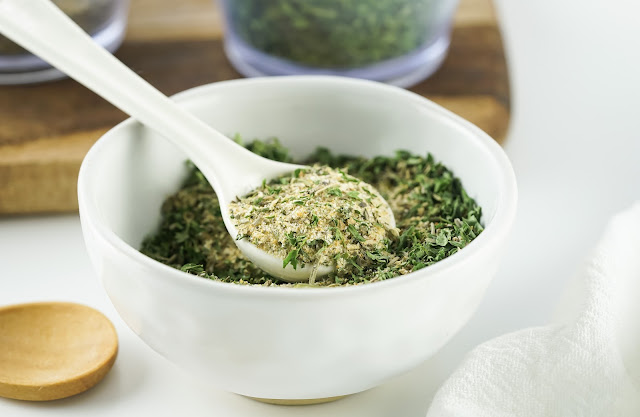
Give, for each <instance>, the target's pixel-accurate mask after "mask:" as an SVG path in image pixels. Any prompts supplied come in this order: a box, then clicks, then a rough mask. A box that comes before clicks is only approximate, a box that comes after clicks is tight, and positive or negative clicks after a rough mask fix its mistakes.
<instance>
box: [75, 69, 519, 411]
mask: <svg viewBox="0 0 640 417" xmlns="http://www.w3.org/2000/svg"><path fill="white" fill-rule="evenodd" d="M175 98H176V100H177V101H178V102H179V103H180V104H181V105H183V106H184V107H185V108H187V109H188V110H190V111H192V112H193V113H195V114H196V115H198V116H199V117H201V118H202V119H204V120H205V121H206V122H207V123H210V124H211V125H213V126H215V127H216V128H217V129H218V130H220V131H222V132H225V133H228V134H230V135H232V134H235V133H240V134H241V135H242V136H243V137H244V138H267V137H270V136H277V137H278V138H280V140H281V141H282V143H283V144H284V145H286V146H287V147H289V148H290V149H291V150H292V151H293V154H294V155H297V156H302V155H305V154H307V153H309V152H311V151H312V150H314V149H315V147H316V146H318V145H323V146H327V147H329V148H330V149H332V150H334V151H337V152H344V153H349V154H359V155H365V156H373V155H380V154H388V155H390V154H392V153H393V152H394V151H395V150H396V149H408V150H411V151H413V152H416V153H419V154H426V153H427V152H431V153H433V155H434V156H435V157H436V159H438V160H440V161H442V162H443V163H444V164H446V166H448V167H449V168H451V169H452V170H453V171H454V173H455V174H456V175H457V176H458V177H460V178H461V180H462V183H463V185H464V187H465V188H466V190H467V191H468V192H469V194H470V195H471V196H472V197H474V198H475V199H476V201H477V202H478V203H479V204H480V205H481V206H482V209H483V221H484V224H485V227H486V228H485V230H484V232H483V233H482V234H480V236H479V237H478V238H476V239H475V240H474V241H473V242H472V243H471V244H469V245H468V246H467V247H466V248H464V249H463V250H462V251H460V252H459V253H456V254H455V255H453V256H451V257H449V258H447V259H445V260H443V261H441V262H439V263H437V264H435V265H432V266H429V267H427V268H425V269H422V270H420V271H417V272H414V273H411V274H409V275H405V276H403V277H399V278H394V279H390V280H387V281H383V282H378V283H373V284H367V285H362V286H356V287H344V288H343V287H340V288H316V289H308V288H306V289H304V288H303V289H295V288H273V287H271V288H263V287H250V286H238V285H234V284H227V283H221V282H214V281H211V280H207V279H202V278H198V277H195V276H192V275H188V274H186V273H183V272H180V271H178V270H175V269H172V268H170V267H168V266H165V265H163V264H161V263H159V262H156V261H154V260H152V259H150V258H148V257H146V256H144V255H142V254H141V253H140V252H138V250H137V248H139V247H140V243H141V241H142V239H143V238H144V237H145V236H146V235H148V234H149V233H151V232H152V231H153V230H154V228H155V227H156V226H157V225H158V223H159V217H160V212H159V210H160V206H161V204H162V201H163V200H164V199H165V198H166V197H167V196H168V195H169V194H170V193H172V192H174V191H175V190H177V189H178V188H179V186H180V183H181V181H182V180H183V178H184V177H185V174H186V169H185V164H184V161H185V156H184V155H183V154H182V153H181V152H180V151H178V150H177V149H176V148H174V146H173V145H171V144H170V143H168V142H167V141H166V140H164V139H163V138H162V137H161V136H159V135H157V134H156V133H154V132H151V131H149V130H148V129H146V128H144V127H142V126H141V125H140V124H139V123H137V122H136V121H134V120H127V121H125V122H123V123H121V124H119V125H118V126H116V127H114V128H113V129H111V130H110V131H109V132H107V133H106V134H105V135H104V136H103V137H102V138H100V140H98V142H97V143H96V144H95V145H94V146H93V148H92V149H91V150H90V151H89V153H88V155H87V156H86V158H85V160H84V162H83V164H82V168H81V170H80V177H79V182H78V194H79V204H80V216H81V220H82V228H83V232H84V237H85V241H86V245H87V248H88V251H89V254H90V256H91V259H92V262H93V263H94V265H95V268H96V270H97V272H98V275H99V277H100V279H101V281H102V284H103V285H104V288H105V290H106V292H107V294H108V295H109V297H110V298H111V301H112V302H113V304H114V306H115V308H116V309H117V311H118V312H119V314H120V315H121V316H122V318H123V319H124V321H125V322H126V323H127V324H128V325H129V326H130V327H131V329H133V331H134V332H136V333H137V334H138V335H139V336H140V338H141V339H142V340H144V341H145V342H146V343H147V344H148V345H149V346H151V348H153V349H154V350H156V351H157V352H159V353H160V354H162V355H163V356H164V357H166V358H167V359H169V360H170V361H171V362H174V363H176V364H177V365H178V366H180V367H182V368H184V369H186V370H187V371H189V372H191V373H192V374H193V375H197V376H199V377H201V378H202V379H203V380H205V381H207V383H209V384H214V385H217V386H218V387H220V388H222V389H224V390H228V391H231V392H235V393H239V394H243V395H247V396H251V397H260V398H269V399H312V398H327V397H334V396H340V395H345V394H351V393H355V392H359V391H363V390H366V389H368V388H371V387H373V386H375V385H378V384H380V383H382V382H384V381H386V380H387V379H389V378H391V377H393V376H395V375H397V374H400V373H402V372H404V371H407V370H409V369H411V368H412V367H415V366H416V365H418V364H419V363H420V362H422V361H424V360H425V359H427V358H428V357H429V356H431V355H433V354H434V353H435V352H436V351H437V350H438V349H440V348H441V347H442V346H443V345H444V344H445V343H446V342H447V341H448V340H449V339H450V338H451V337H452V336H453V335H454V334H455V333H456V332H457V331H458V330H459V329H460V328H461V327H462V326H463V325H464V324H465V323H466V322H467V320H468V319H469V317H470V316H471V315H472V314H473V312H474V310H475V309H476V307H477V305H478V303H479V302H480V300H481V298H482V297H483V294H484V292H485V289H486V288H487V286H488V284H489V282H490V280H491V278H492V276H493V275H494V273H495V271H496V269H497V267H498V262H499V259H500V258H501V256H502V253H503V247H504V245H505V241H506V238H507V234H508V232H509V230H510V228H511V225H512V222H513V220H514V215H515V211H516V194H517V192H516V183H515V178H514V174H513V171H512V168H511V165H510V163H509V161H508V159H507V157H506V156H505V153H504V152H503V150H502V148H501V147H500V146H499V145H497V144H496V143H495V142H494V141H493V140H492V139H491V138H490V137H489V136H487V135H486V134H485V133H483V132H482V131H481V130H480V129H478V128H477V127H475V126H473V125H472V124H470V123H469V122H467V121H465V120H463V119H461V118H460V117H458V116H456V115H454V114H452V113H450V112H449V111H447V110H444V109H443V108H441V107H439V106H438V105H436V104H434V103H432V102H430V101H428V100H426V99H424V98H422V97H420V96H418V95H415V94H413V93H410V92H407V91H405V90H402V89H399V88H396V87H390V86H386V85H383V84H378V83H374V82H368V81H360V80H353V79H344V78H337V77H283V78H262V79H260V78H256V79H245V80H236V81H226V82H220V83H215V84H211V85H206V86H202V87H198V88H194V89H191V90H189V91H185V92H183V93H180V94H178V95H177V96H176V97H175Z"/></svg>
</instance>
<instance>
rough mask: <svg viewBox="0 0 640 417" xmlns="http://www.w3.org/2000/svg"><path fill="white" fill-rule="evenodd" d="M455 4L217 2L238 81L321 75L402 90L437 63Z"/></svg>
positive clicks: (428, 0) (422, 0) (448, 0)
mask: <svg viewBox="0 0 640 417" xmlns="http://www.w3.org/2000/svg"><path fill="white" fill-rule="evenodd" d="M457 4H458V1H457V0H323V1H306V0H270V1H263V0H221V5H222V7H223V10H224V15H225V20H226V32H225V50H226V53H227V56H228V58H229V60H230V61H231V63H232V64H233V65H234V67H235V68H236V69H237V70H238V71H239V72H240V73H242V74H243V75H245V76H249V77H251V76H264V75H295V74H328V75H342V76H349V77H356V78H365V79H370V80H375V81H382V82H386V83H389V84H394V85H398V86H402V87H407V86H410V85H413V84H415V83H417V82H419V81H421V80H423V79H425V78H427V77H428V76H429V75H431V74H432V73H433V72H434V71H435V70H437V69H438V67H439V66H440V64H441V63H442V61H443V60H444V58H445V55H446V53H447V50H448V48H449V43H450V31H451V22H452V18H453V14H454V11H455V9H456V7H457Z"/></svg>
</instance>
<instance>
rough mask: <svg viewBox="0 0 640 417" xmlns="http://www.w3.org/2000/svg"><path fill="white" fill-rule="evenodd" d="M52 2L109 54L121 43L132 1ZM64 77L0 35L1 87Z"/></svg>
mask: <svg viewBox="0 0 640 417" xmlns="http://www.w3.org/2000/svg"><path fill="white" fill-rule="evenodd" d="M52 1H53V3H55V4H56V5H57V6H58V7H59V8H60V9H61V10H62V11H64V12H65V13H66V14H67V15H68V16H69V17H71V19H73V21H75V22H76V23H77V24H78V25H79V26H80V27H82V28H83V29H84V30H85V31H86V32H87V33H89V34H90V35H91V36H92V37H93V39H94V40H95V41H96V42H97V43H99V44H100V45H102V46H103V47H105V48H106V49H108V50H109V51H110V52H114V51H115V50H116V49H117V48H118V47H119V46H120V44H121V43H122V40H123V38H124V33H125V29H126V26H127V15H128V11H129V0H52ZM60 47H61V48H62V47H64V45H60ZM64 77H65V75H64V74H63V73H61V72H60V71H58V70H57V69H55V68H52V67H51V66H50V65H49V64H48V63H46V62H45V61H43V60H42V59H40V58H38V57H37V56H34V55H32V54H31V53H29V52H28V51H26V50H25V49H23V48H22V47H20V46H19V45H16V44H15V43H13V42H12V41H10V40H9V39H7V38H6V37H4V36H2V35H0V84H5V85H6V84H28V83H36V82H42V81H49V80H55V79H59V78H64Z"/></svg>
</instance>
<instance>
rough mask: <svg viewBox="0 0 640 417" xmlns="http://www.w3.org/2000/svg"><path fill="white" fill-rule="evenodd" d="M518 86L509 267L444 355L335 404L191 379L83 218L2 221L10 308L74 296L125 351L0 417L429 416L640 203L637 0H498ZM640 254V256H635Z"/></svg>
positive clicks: (541, 319) (548, 305)
mask: <svg viewBox="0 0 640 417" xmlns="http://www.w3.org/2000/svg"><path fill="white" fill-rule="evenodd" d="M496 3H497V9H498V14H499V16H500V21H501V24H502V30H503V36H504V39H505V46H506V50H507V55H508V64H509V69H510V74H511V83H512V85H511V87H512V123H511V129H510V133H509V137H508V141H507V143H506V146H505V147H506V150H507V152H508V154H509V156H510V158H511V160H512V162H513V165H514V168H515V171H516V175H517V178H518V185H519V189H520V201H519V208H518V217H517V220H516V224H515V227H514V230H513V233H512V238H511V245H510V248H509V250H508V252H507V253H506V256H505V260H504V263H503V266H502V268H501V270H500V272H499V273H498V275H497V276H496V278H495V280H494V282H493V284H492V286H491V287H490V288H489V291H488V293H487V295H486V298H485V300H484V302H483V304H482V305H481V307H480V309H479V310H478V312H477V314H476V315H475V316H474V318H473V319H472V320H471V321H470V322H469V324H468V325H467V326H466V327H465V328H464V329H463V331H462V332H461V333H459V334H458V336H456V337H455V338H454V340H453V341H452V342H450V343H449V344H448V345H447V346H446V347H445V348H444V350H443V351H442V352H441V353H439V354H438V355H437V356H436V357H434V358H433V359H431V360H429V361H428V362H426V363H424V364H423V365H421V366H420V367H418V368H417V369H415V370H413V371H411V372H409V373H408V374H405V375H403V376H400V377H397V378H396V379H394V380H392V381H390V382H389V383H387V384H385V385H383V386H380V387H377V388H374V389H372V390H370V391H367V392H364V393H361V394H357V395H353V396H351V397H348V398H346V399H343V400H341V401H337V402H335V403H330V404H325V405H318V406H307V407H279V406H270V405H265V404H261V403H257V402H255V401H252V400H249V399H245V398H243V397H241V396H238V395H234V394H229V393H225V392H221V391H217V390H215V389H213V388H210V387H208V386H206V384H203V383H201V382H195V381H193V380H191V379H190V378H189V376H188V375H184V374H183V373H181V371H179V370H177V369H176V368H174V367H173V366H172V365H171V364H170V363H168V362H167V361H165V360H164V359H163V358H161V357H159V356H158V355H157V354H156V353H154V352H153V351H152V350H151V349H149V348H148V347H146V345H144V344H143V343H142V342H141V341H140V340H139V339H138V338H137V336H135V335H134V334H133V333H132V332H131V331H130V330H129V329H128V328H127V327H126V326H125V325H124V323H123V322H122V321H121V320H120V318H119V317H118V315H117V313H116V312H115V310H114V309H113V307H112V306H111V304H110V303H109V300H108V299H107V297H106V295H105V294H104V292H103V291H102V289H101V287H100V285H99V283H98V280H97V279H96V276H95V274H94V272H93V270H92V268H91V266H90V264H89V260H88V258H87V255H86V252H85V249H84V244H83V242H82V237H81V231H80V224H79V220H78V217H77V215H63V216H46V217H8V218H7V217H5V218H2V219H0V305H6V304H14V303H19V302H27V301H41V300H64V301H75V302H80V303H84V304H87V305H90V306H93V307H95V308H97V309H99V310H101V311H102V312H104V313H105V314H106V315H107V316H108V317H109V318H110V319H111V320H112V321H113V323H114V324H115V326H116V328H117V330H118V334H119V337H120V353H119V356H118V360H117V361H116V363H115V365H114V368H113V369H112V371H111V372H110V373H109V374H108V375H107V377H106V378H105V380H104V381H103V382H102V383H100V384H99V385H98V386H96V387H95V388H94V389H92V390H90V391H88V392H86V393H84V394H81V395H78V396H76V397H73V398H69V399H65V400H59V401H55V402H48V403H27V402H20V401H13V400H7V399H3V398H0V415H1V416H3V417H4V416H7V417H8V416H11V417H13V416H15V417H24V416H39V415H47V416H55V415H60V416H86V415H91V416H94V417H97V416H112V415H155V416H174V415H185V416H214V415H215V416H266V417H268V416H276V415H277V416H299V415H305V416H321V415H331V416H367V417H376V416H407V417H409V416H424V415H425V413H426V410H427V408H428V405H429V402H430V400H431V398H432V396H433V394H434V393H435V390H436V389H437V387H438V386H439V385H440V384H441V383H442V381H443V380H444V379H445V378H446V377H447V375H448V374H449V373H450V372H451V371H452V370H453V369H454V368H455V366H456V364H457V363H459V361H460V360H461V358H462V357H463V356H464V353H465V352H467V351H468V350H469V349H471V348H472V347H473V346H475V345H476V344H478V343H480V342H482V341H484V340H487V339H489V338H491V337H494V336H497V335H499V334H503V333H505V332H509V331H512V330H516V329H520V328H523V327H528V326H533V325H541V324H545V323H547V322H548V321H549V320H550V319H551V317H552V314H553V311H554V309H555V307H556V305H557V302H558V300H559V298H560V297H561V294H562V291H563V287H564V285H565V283H566V281H567V280H568V279H569V278H570V277H571V276H572V274H573V273H574V271H576V270H577V269H578V267H579V265H580V263H581V262H582V261H583V260H584V259H585V257H586V256H587V255H588V252H589V249H590V248H591V247H593V246H594V245H595V243H596V242H597V240H598V238H599V236H600V234H601V233H602V231H603V229H604V227H605V225H606V222H607V220H608V218H609V217H610V216H611V215H612V214H614V213H616V212H618V211H621V210H623V209H625V208H627V207H628V206H630V205H631V204H632V202H634V201H635V200H638V199H640V24H639V23H638V21H639V20H638V19H639V18H640V2H639V1H637V0H609V1H604V0H533V1H524V0H497V2H496ZM639 253H640V250H639Z"/></svg>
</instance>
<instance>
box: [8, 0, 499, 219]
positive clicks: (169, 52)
mask: <svg viewBox="0 0 640 417" xmlns="http://www.w3.org/2000/svg"><path fill="white" fill-rule="evenodd" d="M221 38H222V22H221V17H220V12H219V10H218V8H217V7H216V4H215V3H214V2H213V1H211V0H184V1H181V2H176V1H174V0H136V1H133V2H132V5H131V12H130V19H129V27H128V30H127V36H126V40H125V42H124V44H123V45H122V47H121V48H120V49H119V50H118V52H117V53H116V55H117V56H118V58H119V59H120V60H122V61H123V62H124V63H125V64H126V65H128V66H129V67H131V68H133V69H134V70H135V71H136V72H138V73H139V74H140V75H141V76H142V77H144V78H145V79H147V80H148V81H149V82H150V83H151V84H153V85H154V86H156V87H158V88H159V89H160V90H161V91H162V92H164V93H165V94H174V93H177V92H179V91H182V90H184V89H187V88H191V87H195V86H197V85H201V84H206V83H211V82H214V81H219V80H227V79H232V78H239V77H240V75H239V74H238V73H237V72H236V71H235V70H234V69H233V68H232V67H231V66H230V64H229V62H228V61H227V59H226V57H225V55H224V52H223V48H222V42H221ZM411 90H413V91H415V92H417V93H419V94H422V95H424V96H425V97H428V98H430V99H432V100H434V101H436V102H438V103H440V104H441V105H443V106H444V107H447V108H448V109H450V110H452V111H454V112H455V113H458V114H460V115H461V116H463V117H465V118H467V119H468V120H470V121H472V122H473V123H475V124H476V125H478V126H479V127H480V128H482V129H484V130H485V131H486V132H487V133H489V134H490V135H491V136H493V137H494V138H496V139H497V140H498V141H501V140H502V138H504V135H505V133H506V130H507V127H508V121H509V110H510V98H509V80H508V72H507V67H506V61H505V56H504V51H503V46H502V38H501V36H500V31H499V29H498V26H497V23H496V17H495V14H494V10H493V7H492V4H491V0H461V3H460V7H459V10H458V12H457V15H456V19H455V26H454V31H453V38H452V43H451V50H450V52H449V55H448V57H447V59H446V61H445V62H444V64H443V66H442V67H441V68H440V70H439V71H438V72H437V73H436V74H434V75H433V76H432V77H431V78H429V79H428V80H426V81H424V82H422V83H421V84H419V85H417V86H415V87H413V88H412V89H411ZM125 118H126V117H125V115H124V113H122V112H121V111H119V110H117V109H115V108H114V107H113V106H111V105H110V104H109V103H107V102H106V101H104V100H103V99H101V98H100V97H98V96H96V95H95V94H93V93H92V92H90V91H89V90H87V89H86V88H84V87H83V86H81V85H79V84H78V83H76V82H75V81H72V80H69V79H67V80H62V81H56V82H51V83H46V84H40V85H28V86H0V214H18V213H43V212H64V211H73V210H77V207H78V206H77V198H76V180H77V176H78V169H79V167H80V163H81V161H82V158H83V157H84V155H85V154H86V152H87V150H88V149H89V148H90V146H91V145H92V144H93V143H94V142H95V140H96V139H98V138H99V137H100V135H102V134H103V133H104V132H106V131H107V130H108V129H109V128H110V127H112V126H114V125H115V124H117V123H118V122H120V121H122V120H124V119H125Z"/></svg>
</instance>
